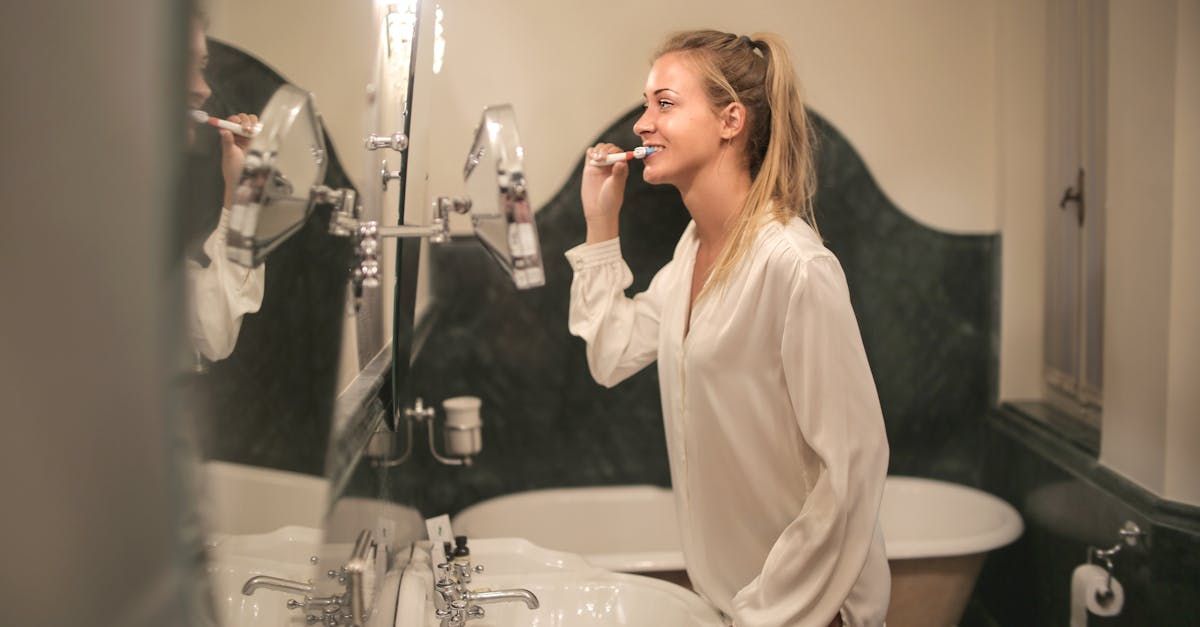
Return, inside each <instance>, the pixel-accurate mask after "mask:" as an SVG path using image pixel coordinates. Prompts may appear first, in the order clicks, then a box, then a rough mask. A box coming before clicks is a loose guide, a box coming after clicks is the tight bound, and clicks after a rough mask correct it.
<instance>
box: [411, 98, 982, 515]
mask: <svg viewBox="0 0 1200 627" xmlns="http://www.w3.org/2000/svg"><path fill="white" fill-rule="evenodd" d="M640 111H641V110H640V108H637V109H634V110H631V111H629V112H627V113H625V114H624V115H623V116H622V117H621V118H620V119H618V120H617V121H616V122H615V123H614V124H613V125H612V126H611V127H609V128H608V129H606V130H605V131H604V132H603V133H601V134H600V136H599V137H598V138H597V139H598V140H599V141H606V142H612V143H615V144H618V145H622V146H631V145H638V144H640V140H639V139H638V138H637V137H636V136H635V135H634V133H633V130H632V128H633V124H634V121H635V120H636V119H637V117H638V115H640ZM813 120H814V125H815V128H816V130H817V133H818V135H819V139H820V146H819V152H818V157H817V165H818V177H819V181H820V189H819V191H818V195H817V198H816V206H817V216H818V223H819V227H820V229H821V233H822V235H823V236H824V238H825V239H826V240H827V244H828V246H829V248H830V249H831V250H833V251H834V252H835V253H836V254H837V256H838V258H839V259H840V260H841V263H842V265H843V266H844V268H845V270H846V274H847V277H848V280H849V285H850V290H851V297H852V300H853V303H854V307H855V311H856V313H857V315H858V319H859V324H860V328H861V329H862V334H863V340H864V343H865V345H866V349H867V354H868V358H869V359H870V362H871V367H872V371H873V373H874V375H875V379H876V383H877V385H878V388H879V395H880V399H881V401H882V404H883V410H884V415H885V419H886V422H887V429H888V435H889V438H890V441H891V447H892V457H891V460H892V463H891V471H892V472H893V473H895V474H906V475H918V476H929V477H936V478H942V479H949V480H953V481H958V482H962V483H968V484H977V483H978V479H979V459H980V457H981V452H982V450H981V446H982V433H983V424H984V419H985V417H986V415H987V412H988V409H989V407H991V406H992V405H993V404H994V401H995V386H996V372H997V361H996V354H997V353H996V348H995V346H996V343H995V334H996V328H997V311H998V308H997V293H998V292H997V289H998V281H997V268H998V257H997V255H998V251H999V241H998V237H997V236H992V235H983V236H976V235H954V234H947V233H943V232H939V231H935V230H933V229H929V228H927V227H925V226H923V225H921V224H919V223H917V222H916V221H914V220H913V219H911V218H910V217H908V216H907V215H906V214H905V213H903V212H902V211H901V210H900V209H898V208H897V207H896V206H895V205H893V204H892V203H891V201H890V200H889V199H888V198H887V196H886V194H885V193H884V192H883V191H882V190H881V189H879V186H878V185H877V184H876V182H875V181H874V179H873V178H872V177H871V175H870V172H869V171H868V170H867V168H866V166H865V165H864V163H863V161H862V159H861V158H860V157H859V156H858V154H857V153H856V152H855V150H854V148H853V147H852V146H851V145H850V144H849V142H847V140H846V139H845V138H844V137H843V136H842V135H841V134H840V133H838V131H837V130H836V129H835V128H834V127H833V126H832V125H831V124H830V123H829V122H827V121H826V120H824V119H823V118H821V117H819V116H816V115H814V116H813ZM580 152H581V154H582V149H581V151H580ZM582 165H583V164H582V161H580V163H579V164H577V166H576V169H575V171H574V173H573V174H572V176H571V178H570V179H569V180H568V181H567V183H566V184H565V185H564V186H563V187H562V189H560V190H559V192H558V193H557V195H555V196H554V197H553V199H552V200H551V201H550V202H549V203H547V205H546V206H545V207H542V208H541V210H540V211H539V212H538V214H537V222H538V228H539V229H540V232H541V238H542V248H543V252H544V256H545V264H546V276H547V281H546V286H545V287H543V288H541V289H538V290H533V291H529V292H518V291H516V290H515V289H514V288H513V287H512V285H511V282H510V281H509V280H508V278H507V277H505V276H504V275H503V273H502V272H501V271H500V270H499V269H498V268H496V267H494V264H493V263H492V261H491V260H489V259H488V258H487V256H486V254H485V253H484V252H483V251H482V250H481V249H480V248H479V246H478V245H477V244H475V243H473V242H464V243H461V244H454V245H450V246H445V247H440V248H434V249H433V254H432V255H431V263H432V268H431V270H430V272H431V277H432V283H433V291H434V300H433V303H432V305H431V307H432V309H431V312H432V315H431V316H429V317H428V319H429V321H430V322H429V324H430V327H429V328H428V329H425V330H423V331H424V333H425V337H426V340H425V342H424V344H423V347H422V349H421V351H420V353H419V354H418V355H416V356H415V360H414V363H413V369H412V374H411V377H410V383H411V385H412V388H411V389H412V393H413V394H415V395H420V396H423V397H424V398H425V400H426V401H434V402H440V401H441V400H442V399H445V398H448V397H451V396H456V395H460V394H471V395H476V396H479V397H481V398H482V399H483V401H484V406H483V415H484V419H485V427H484V450H483V454H482V455H481V456H480V457H479V458H478V460H477V463H476V465H475V466H474V467H472V468H446V467H442V466H439V465H438V464H437V463H436V462H434V461H433V460H432V459H430V457H429V456H428V455H427V454H420V453H419V454H418V455H417V456H416V459H414V460H412V461H411V462H409V463H408V464H406V467H403V468H399V469H396V470H395V471H394V476H393V477H392V480H391V481H390V482H389V484H390V486H391V489H392V490H393V491H394V494H393V497H394V498H395V499H396V500H398V501H401V502H404V503H410V504H411V503H415V504H418V506H419V507H420V509H421V510H422V511H423V512H426V513H437V512H451V513H453V512H456V511H458V510H460V509H462V508H463V507H465V506H467V505H470V504H471V503H474V502H476V501H479V500H481V499H485V498H488V497H492V496H496V495H499V494H505V493H510V492H516V491H520V490H528V489H535V488H544V487H558V486H578V485H605V484H628V483H648V484H656V485H669V481H670V479H669V474H668V468H667V461H666V447H665V440H664V435H663V427H662V414H661V409H660V404H659V393H658V381H657V375H656V373H655V370H654V368H647V369H646V370H644V371H642V372H641V373H638V374H637V375H635V376H633V377H631V378H630V379H629V380H627V381H625V382H624V383H622V384H620V385H618V386H616V387H615V388H613V389H611V390H608V389H604V388H602V387H601V386H599V385H597V384H596V383H595V382H594V381H593V380H592V378H591V376H590V375H589V373H588V369H587V364H586V361H585V357H584V345H583V342H582V341H581V340H579V339H577V338H575V337H572V336H571V335H569V333H568V332H567V307H568V294H569V290H570V284H571V269H570V267H569V266H568V264H567V262H566V260H565V259H564V258H563V253H564V252H565V251H566V250H567V249H569V248H571V247H572V246H575V245H576V244H578V243H580V242H582V241H583V240H584V234H585V225H584V222H583V217H582V210H581V207H580V200H579V187H580V181H581V175H582ZM641 167H642V166H641V163H640V162H633V163H632V166H631V168H632V172H631V173H630V176H629V181H628V184H627V188H626V201H625V207H624V209H623V211H622V215H621V233H622V241H621V246H622V252H623V254H624V256H625V259H626V260H627V261H628V263H629V265H630V267H631V269H632V271H633V274H634V284H633V286H632V288H631V289H630V290H629V293H630V294H631V295H632V294H634V293H637V292H639V291H642V290H644V289H646V287H647V285H648V284H649V282H650V279H651V278H652V277H653V276H654V273H655V272H656V271H657V270H658V269H659V268H661V267H662V266H663V265H664V264H665V263H666V262H667V260H668V259H669V258H670V256H671V254H672V252H673V249H674V247H675V243H676V242H677V240H678V238H679V236H680V234H681V233H682V232H683V229H684V227H685V226H686V225H687V222H688V220H689V216H688V214H687V211H686V209H685V208H684V206H683V204H682V202H681V200H680V197H679V194H678V193H677V192H676V191H675V189H674V188H671V187H666V186H651V185H648V184H646V183H645V182H644V181H643V180H642V177H641ZM531 183H532V184H533V185H539V184H544V183H545V182H544V181H532V182H531Z"/></svg>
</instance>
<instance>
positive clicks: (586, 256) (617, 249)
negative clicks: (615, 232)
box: [565, 237, 622, 272]
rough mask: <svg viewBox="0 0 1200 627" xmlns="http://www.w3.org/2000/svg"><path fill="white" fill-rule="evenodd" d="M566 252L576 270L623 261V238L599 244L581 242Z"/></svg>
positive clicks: (568, 259) (615, 238)
mask: <svg viewBox="0 0 1200 627" xmlns="http://www.w3.org/2000/svg"><path fill="white" fill-rule="evenodd" d="M565 254H566V257H567V261H568V262H570V264H571V269H572V270H574V271H575V272H579V271H580V270H586V269H588V268H594V267H596V266H602V265H605V264H609V263H612V262H614V261H622V258H621V238H619V237H614V238H613V239H610V240H607V241H604V242H600V243H599V244H580V245H578V246H576V247H575V248H572V249H571V250H568V251H567V252H566V253H565Z"/></svg>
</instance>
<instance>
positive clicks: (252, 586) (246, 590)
mask: <svg viewBox="0 0 1200 627" xmlns="http://www.w3.org/2000/svg"><path fill="white" fill-rule="evenodd" d="M259 588H266V589H267V590H278V591H280V592H294V593H296V594H308V593H310V592H312V591H313V590H314V589H315V588H314V587H313V585H312V584H311V583H304V582H302V581H292V580H291V579H284V578H282V577H271V576H269V575H258V576H255V577H251V578H249V579H247V580H246V584H245V585H243V586H242V594H244V595H246V596H250V595H252V594H254V591H255V590H258V589H259Z"/></svg>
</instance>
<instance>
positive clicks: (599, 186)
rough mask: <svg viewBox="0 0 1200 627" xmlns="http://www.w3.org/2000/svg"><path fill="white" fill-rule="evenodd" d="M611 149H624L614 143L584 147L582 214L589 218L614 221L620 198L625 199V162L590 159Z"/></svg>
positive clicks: (611, 150)
mask: <svg viewBox="0 0 1200 627" xmlns="http://www.w3.org/2000/svg"><path fill="white" fill-rule="evenodd" d="M614 152H624V151H623V150H622V149H621V148H618V147H617V146H616V145H615V144H605V143H601V144H596V145H595V146H593V147H592V148H590V149H588V153H587V158H586V159H584V164H585V165H584V166H583V187H582V196H583V216H584V218H586V219H587V220H588V221H589V222H590V221H593V220H600V221H607V220H612V221H615V220H616V219H617V217H618V216H619V215H620V213H621V202H622V201H624V200H625V179H627V178H628V177H629V164H627V163H625V162H624V161H621V162H618V163H614V164H613V165H594V164H592V163H591V161H592V160H593V159H596V158H601V159H602V158H604V156H605V155H609V154H612V153H614Z"/></svg>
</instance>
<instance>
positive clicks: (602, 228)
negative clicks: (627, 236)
mask: <svg viewBox="0 0 1200 627" xmlns="http://www.w3.org/2000/svg"><path fill="white" fill-rule="evenodd" d="M620 223H621V218H620V214H617V215H613V216H603V217H597V218H588V219H587V243H589V244H599V243H600V242H607V241H608V240H610V239H614V238H616V237H617V235H619V234H620Z"/></svg>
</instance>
